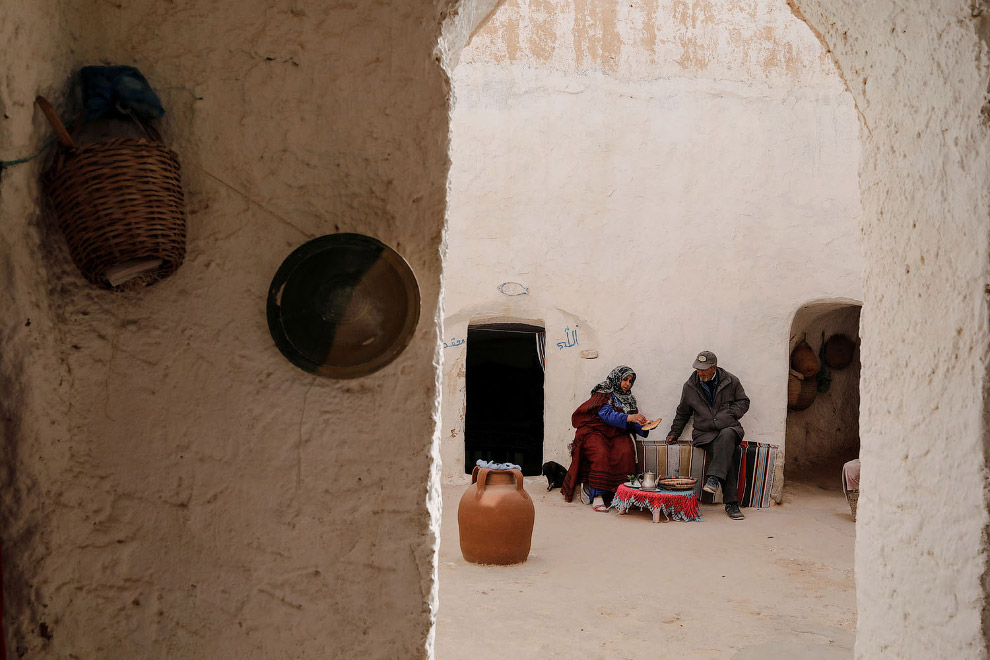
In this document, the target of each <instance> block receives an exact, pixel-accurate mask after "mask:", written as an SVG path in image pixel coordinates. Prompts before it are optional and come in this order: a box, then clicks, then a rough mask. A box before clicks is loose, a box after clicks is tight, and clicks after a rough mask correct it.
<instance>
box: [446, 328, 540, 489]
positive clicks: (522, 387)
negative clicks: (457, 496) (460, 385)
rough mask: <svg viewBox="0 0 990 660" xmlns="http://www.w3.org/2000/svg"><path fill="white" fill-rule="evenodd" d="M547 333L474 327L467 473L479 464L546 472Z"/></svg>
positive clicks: (467, 395) (467, 418)
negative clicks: (545, 342)
mask: <svg viewBox="0 0 990 660" xmlns="http://www.w3.org/2000/svg"><path fill="white" fill-rule="evenodd" d="M545 337H546V335H545V333H544V330H543V328H540V327H538V326H534V325H528V324H525V323H490V324H485V325H472V326H469V327H468V333H467V375H466V377H465V379H466V383H465V389H466V391H465V417H464V470H465V472H468V473H470V472H471V470H473V469H474V466H475V464H476V462H477V461H478V459H482V460H486V461H495V462H497V463H503V462H510V463H515V464H517V465H520V466H521V467H522V470H523V474H524V475H527V476H532V475H538V474H540V473H541V472H542V468H543V366H544V358H543V356H544V350H543V348H544V346H545V344H544V341H545Z"/></svg>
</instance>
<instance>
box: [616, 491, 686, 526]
mask: <svg viewBox="0 0 990 660" xmlns="http://www.w3.org/2000/svg"><path fill="white" fill-rule="evenodd" d="M634 506H638V507H639V508H640V509H649V510H650V513H652V514H653V522H655V523H658V522H660V514H661V513H662V514H663V515H664V516H666V517H667V520H683V521H685V522H686V521H688V520H701V513H699V512H698V498H696V497H695V496H694V489H693V488H692V489H689V490H664V489H659V490H643V489H641V488H636V487H634V486H627V485H625V484H622V485H620V486H619V488H618V489H617V490H616V491H615V497H614V498H612V508H613V509H617V510H618V511H619V513H620V514H626V513H629V509H631V508H632V507H634Z"/></svg>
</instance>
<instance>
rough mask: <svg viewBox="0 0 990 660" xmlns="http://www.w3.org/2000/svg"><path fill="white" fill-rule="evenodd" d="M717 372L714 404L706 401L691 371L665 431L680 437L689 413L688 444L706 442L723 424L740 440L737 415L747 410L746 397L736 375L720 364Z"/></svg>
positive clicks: (740, 426)
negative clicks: (671, 419)
mask: <svg viewBox="0 0 990 660" xmlns="http://www.w3.org/2000/svg"><path fill="white" fill-rule="evenodd" d="M717 373H718V388H717V389H716V390H715V403H714V404H711V403H708V397H707V396H705V392H704V389H703V388H702V385H701V379H700V378H698V372H697V371H695V372H693V373H692V374H691V376H690V377H689V378H688V379H687V382H686V383H684V388H683V389H682V390H681V402H680V403H679V404H677V414H676V415H674V423H673V424H671V426H670V432H669V433H668V434H667V435H673V436H674V437H675V438H677V437H680V435H681V432H682V431H683V430H684V427H685V426H686V425H687V421H688V419H690V417H691V415H692V414H693V415H694V431H692V433H691V442H692V444H695V445H705V444H708V443H709V442H711V441H712V440H714V439H715V436H717V435H718V432H719V431H721V430H722V429H724V428H731V429H732V430H733V431H735V432H736V433H738V434H739V439H740V440H742V438H743V435H744V434H745V432H744V431H743V427H742V425H741V424H740V423H739V418H740V417H742V416H743V415H745V414H746V411H747V410H749V397H748V396H746V392H745V390H743V386H742V383H740V382H739V379H738V378H736V377H735V376H733V375H732V374H730V373H729V372H728V371H726V370H725V369H723V368H721V367H718V372H717Z"/></svg>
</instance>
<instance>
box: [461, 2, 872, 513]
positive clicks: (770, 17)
mask: <svg viewBox="0 0 990 660" xmlns="http://www.w3.org/2000/svg"><path fill="white" fill-rule="evenodd" d="M453 86H454V96H455V101H454V108H453V112H452V118H451V121H452V129H451V130H452V144H451V159H452V165H451V178H450V209H449V216H450V218H449V223H448V230H447V237H446V238H447V246H448V247H447V260H446V265H445V271H444V287H445V300H444V309H445V315H446V335H445V339H447V340H448V345H449V347H448V348H445V349H444V356H445V363H444V364H445V366H444V386H443V395H444V400H443V416H442V427H443V432H442V441H443V456H444V468H443V469H444V477H445V478H447V479H448V480H456V479H457V478H463V477H462V475H463V472H464V465H463V444H464V438H463V429H464V414H465V411H464V384H465V370H464V360H463V354H464V351H465V350H466V349H465V346H464V345H461V344H456V343H455V342H454V341H451V340H453V339H463V338H464V337H465V335H464V332H463V331H464V328H466V326H467V324H468V323H470V322H471V321H472V320H475V319H479V318H485V317H487V316H492V315H498V316H501V317H509V318H532V319H540V320H541V321H543V322H544V323H545V327H546V331H547V363H546V387H545V393H546V396H545V402H546V403H545V405H546V410H545V437H544V459H545V460H556V461H559V462H562V463H564V464H565V465H566V464H567V463H568V462H569V456H568V453H567V445H568V443H569V442H570V441H571V440H572V439H573V429H572V428H571V426H570V415H571V413H572V412H573V410H574V408H575V407H576V406H577V405H578V404H579V403H580V402H581V401H583V400H584V399H585V398H586V397H587V396H588V392H589V390H590V389H591V387H592V386H593V385H594V384H596V383H597V382H599V381H601V380H602V379H603V378H604V377H605V375H607V374H608V372H609V370H610V369H611V368H612V367H614V366H616V365H617V364H628V365H630V366H632V367H633V368H634V369H636V370H637V372H638V380H637V384H636V390H635V393H636V395H637V398H638V400H639V403H640V407H641V408H642V409H643V411H644V412H645V414H647V415H649V416H651V417H663V418H664V420H665V421H664V422H663V424H662V426H661V429H660V433H664V432H666V430H667V429H668V428H669V422H670V419H671V418H672V416H673V413H674V408H675V406H676V404H677V401H678V397H679V395H680V391H681V387H682V385H683V383H684V380H685V379H686V378H687V377H688V376H689V375H690V373H691V364H692V363H693V360H694V356H695V355H696V354H697V352H698V351H700V350H704V349H709V350H713V351H715V353H716V354H718V356H719V358H720V360H721V364H722V365H723V366H724V367H725V368H726V369H728V370H729V371H731V372H732V373H734V374H736V375H737V376H739V377H740V379H741V380H742V382H743V383H744V385H745V387H746V390H747V393H748V394H749V396H750V397H751V399H752V401H753V405H752V407H751V409H750V412H749V413H748V414H747V416H746V417H745V418H744V420H743V424H744V426H745V428H746V431H747V438H748V439H749V440H752V441H758V442H765V443H771V444H776V445H779V446H781V449H782V450H783V449H784V448H783V445H784V439H785V435H784V428H785V418H786V383H787V373H788V364H787V353H788V351H787V349H788V339H789V333H790V325H791V320H792V318H793V315H794V312H795V310H796V309H798V308H799V307H800V306H801V305H802V304H804V303H805V302H807V301H808V300H811V299H817V298H856V299H858V298H859V297H860V296H861V288H860V278H861V273H862V262H861V259H860V251H859V241H860V234H859V229H858V216H859V212H860V208H859V189H858V185H857V169H858V163H859V158H858V137H857V116H856V112H855V109H854V107H853V104H852V97H851V96H850V95H849V93H848V92H847V91H846V90H845V88H844V85H843V83H842V80H841V78H840V77H839V75H838V73H837V72H836V71H835V68H834V65H833V63H832V62H831V60H830V58H829V57H828V55H827V54H826V53H825V51H824V49H823V47H822V46H821V44H820V42H818V40H817V39H816V38H815V36H814V34H813V33H812V32H811V31H810V29H809V28H808V27H807V26H806V25H805V24H803V23H802V22H801V21H800V20H798V19H796V18H795V17H794V16H793V14H792V13H791V12H790V10H789V9H788V7H787V6H786V4H784V3H783V2H782V1H779V2H772V1H765V2H755V3H750V4H749V5H748V6H747V8H746V9H745V10H742V9H740V7H739V5H738V3H736V2H731V1H728V0H725V1H710V2H701V3H694V4H693V5H692V6H691V7H688V6H686V5H684V4H683V3H670V2H663V1H659V0H657V1H652V2H647V3H639V4H636V5H627V4H622V3H620V4H615V3H608V2H592V3H577V4H576V3H572V2H566V1H563V0H562V1H559V2H557V1H553V2H537V1H526V0H519V1H517V2H509V3H506V4H505V5H503V6H502V7H500V8H499V9H497V10H496V11H495V13H494V14H492V15H491V17H490V18H488V20H487V21H485V22H484V23H483V24H482V25H481V26H480V27H479V28H478V30H477V31H476V32H475V34H474V37H473V39H472V41H471V42H470V44H469V45H468V46H467V47H466V48H464V49H463V50H461V51H460V53H459V60H458V64H457V67H456V68H455V69H454V72H453ZM506 283H510V285H509V286H508V287H507V286H505V284H506ZM516 285H521V286H523V287H525V289H521V288H519V287H518V286H516ZM575 329H576V330H577V343H576V344H575V343H574V342H572V341H571V337H572V336H573V332H574V330H575ZM583 351H593V352H594V353H595V354H597V356H598V357H597V359H586V358H582V357H581V354H582V352H583ZM781 466H782V463H780V462H779V463H778V467H781ZM780 485H781V481H780V480H779V479H778V480H777V483H776V489H775V495H777V496H779V494H780Z"/></svg>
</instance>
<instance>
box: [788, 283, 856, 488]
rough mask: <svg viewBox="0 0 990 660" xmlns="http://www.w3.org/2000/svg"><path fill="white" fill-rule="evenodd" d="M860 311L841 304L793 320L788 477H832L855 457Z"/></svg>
mask: <svg viewBox="0 0 990 660" xmlns="http://www.w3.org/2000/svg"><path fill="white" fill-rule="evenodd" d="M861 311H862V303H861V302H858V301H853V300H846V299H840V300H824V301H815V302H811V303H806V304H804V305H802V306H801V308H800V309H798V310H797V312H795V314H794V320H793V321H792V323H791V333H790V346H789V347H788V350H789V354H790V356H791V372H790V373H789V374H788V402H787V404H788V405H787V408H788V410H787V423H786V431H785V439H784V442H785V444H784V446H785V450H786V469H787V471H788V472H791V473H792V475H793V474H794V473H807V472H812V473H817V472H820V471H829V472H832V471H834V470H835V469H837V468H836V466H841V465H842V463H844V462H845V461H847V460H850V459H853V458H856V457H857V456H858V455H859V377H860V362H859V317H860V312H861ZM802 379H803V380H802ZM835 474H836V486H838V472H836V473H835Z"/></svg>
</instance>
